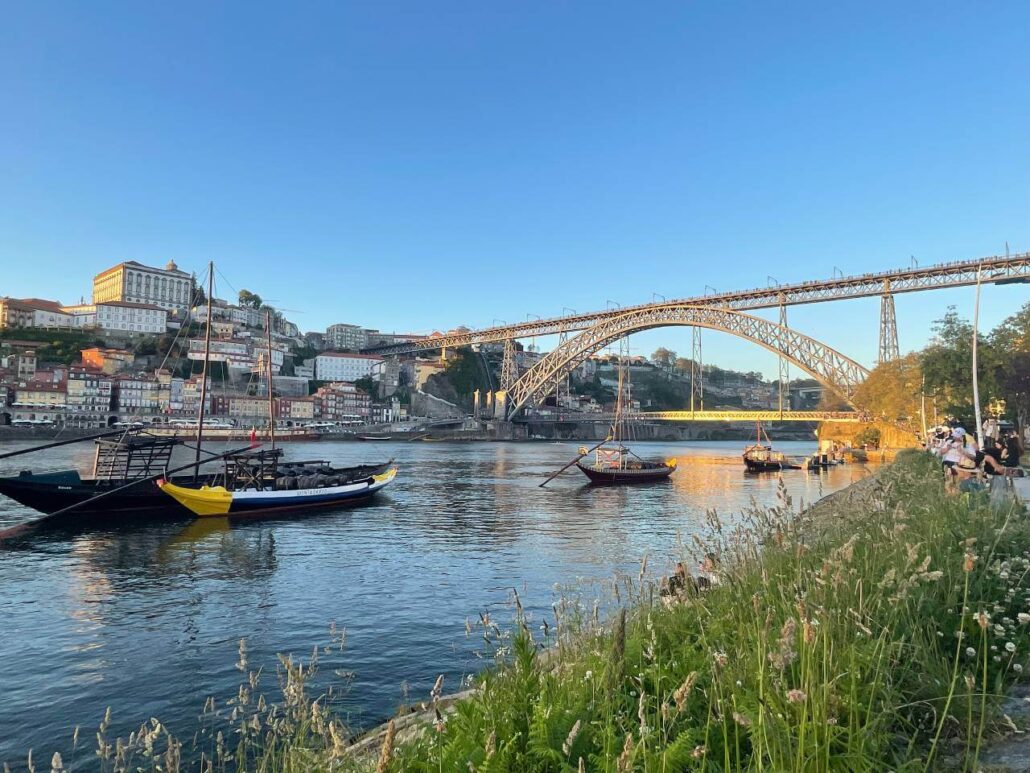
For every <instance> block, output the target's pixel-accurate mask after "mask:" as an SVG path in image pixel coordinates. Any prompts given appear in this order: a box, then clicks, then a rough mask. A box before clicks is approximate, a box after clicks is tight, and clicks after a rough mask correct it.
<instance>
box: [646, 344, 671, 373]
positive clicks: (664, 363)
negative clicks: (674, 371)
mask: <svg viewBox="0 0 1030 773" xmlns="http://www.w3.org/2000/svg"><path fill="white" fill-rule="evenodd" d="M675 361H676V352H674V351H672V350H671V349H666V348H665V347H664V346H660V347H658V348H657V349H655V351H654V354H652V355H651V362H653V363H654V364H655V365H657V366H658V367H660V368H665V369H669V368H671V367H672V364H673V363H674V362H675Z"/></svg>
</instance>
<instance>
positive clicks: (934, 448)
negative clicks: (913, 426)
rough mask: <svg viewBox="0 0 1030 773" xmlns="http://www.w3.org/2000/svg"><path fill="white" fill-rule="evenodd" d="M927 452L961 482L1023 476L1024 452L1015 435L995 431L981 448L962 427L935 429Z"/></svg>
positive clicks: (929, 439)
mask: <svg viewBox="0 0 1030 773" xmlns="http://www.w3.org/2000/svg"><path fill="white" fill-rule="evenodd" d="M927 450H929V451H930V452H931V453H932V454H934V455H935V456H938V457H939V458H940V460H941V464H942V465H943V466H944V471H945V472H946V473H947V474H948V475H949V477H952V478H956V479H959V480H962V479H967V478H972V477H976V476H977V475H978V474H979V473H980V472H985V473H987V474H989V475H1016V476H1018V475H1021V474H1022V470H1021V469H1020V467H1019V457H1020V455H1021V454H1022V453H1023V448H1022V446H1021V444H1020V442H1019V436H1018V435H1017V434H1016V433H1015V432H1001V431H1000V430H998V431H995V432H993V433H991V434H987V435H985V436H984V447H983V448H980V444H979V443H977V441H976V438H975V437H973V436H972V435H971V434H970V433H968V432H966V430H965V429H964V428H963V427H961V426H953V427H949V426H940V427H935V428H934V429H933V431H932V433H931V435H930V437H929V438H928V441H927Z"/></svg>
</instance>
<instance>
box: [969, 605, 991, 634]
mask: <svg viewBox="0 0 1030 773" xmlns="http://www.w3.org/2000/svg"><path fill="white" fill-rule="evenodd" d="M973 619H974V620H976V622H977V625H979V626H980V628H981V630H984V631H986V630H987V624H988V623H989V622H991V616H990V615H988V614H987V613H986V612H984V611H983V610H982V609H981V610H980V611H979V612H977V613H976V614H975V615H974V616H973Z"/></svg>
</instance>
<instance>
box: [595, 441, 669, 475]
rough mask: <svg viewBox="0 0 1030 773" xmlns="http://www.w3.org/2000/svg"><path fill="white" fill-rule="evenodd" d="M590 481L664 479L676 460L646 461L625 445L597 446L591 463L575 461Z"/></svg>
mask: <svg viewBox="0 0 1030 773" xmlns="http://www.w3.org/2000/svg"><path fill="white" fill-rule="evenodd" d="M576 466H577V467H578V468H579V469H580V471H581V472H582V473H583V474H584V475H586V476H587V477H588V478H590V482H591V483H606V484H612V483H654V482H655V481H659V480H665V479H666V478H668V477H669V476H670V475H672V472H673V470H675V469H676V460H675V459H669V460H668V461H664V462H656V461H648V460H646V459H641V458H639V457H637V456H636V455H635V454H633V453H632V452H631V451H630V450H629V449H628V448H626V447H625V446H619V447H617V448H603V447H602V448H598V449H597V450H596V456H595V457H594V462H593V463H592V464H589V463H588V464H584V463H583V462H576Z"/></svg>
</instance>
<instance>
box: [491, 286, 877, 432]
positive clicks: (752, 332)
mask: <svg viewBox="0 0 1030 773" xmlns="http://www.w3.org/2000/svg"><path fill="white" fill-rule="evenodd" d="M674 325H682V326H689V327H693V328H695V329H697V328H706V329H709V330H718V331H721V332H724V333H730V334H732V335H735V336H737V337H739V338H743V339H746V340H749V341H752V342H753V343H756V344H758V345H759V346H762V347H764V348H765V349H768V350H769V351H771V352H773V353H775V354H778V355H780V356H781V357H783V358H784V359H786V360H787V361H789V362H791V363H793V364H794V365H796V366H797V367H799V368H800V369H801V370H803V371H805V372H806V373H808V374H809V375H810V376H812V377H813V378H815V379H818V380H819V381H820V382H821V383H823V384H825V385H826V386H827V387H829V388H830V389H832V390H833V391H834V392H836V393H837V394H839V395H841V396H842V397H844V398H845V399H846V400H848V402H850V401H851V397H852V396H853V395H854V392H855V389H856V388H857V387H858V385H859V384H861V383H862V381H864V380H865V378H866V376H867V375H868V374H869V371H868V370H866V369H865V368H864V367H862V366H861V365H859V364H858V363H857V362H855V361H854V360H852V359H851V358H850V357H846V356H844V355H843V354H841V353H840V352H838V351H836V350H834V349H831V348H830V347H829V346H826V345H825V344H822V343H820V342H818V341H816V340H815V339H814V338H810V337H808V336H806V335H804V334H803V333H799V332H797V331H796V330H791V329H790V328H788V327H786V326H784V325H780V324H777V323H775V322H770V321H769V320H766V319H762V318H761V317H755V316H753V315H751V314H744V313H742V312H738V311H732V310H730V309H721V308H712V307H708V306H690V305H684V304H678V303H669V304H663V305H658V306H649V307H645V308H641V309H635V310H631V311H627V312H624V313H622V314H619V315H617V316H613V317H608V318H606V319H604V320H602V321H601V322H599V323H598V324H596V325H594V326H593V327H591V328H588V329H587V330H585V331H583V332H582V333H580V334H579V335H577V336H575V337H573V338H569V339H568V340H566V341H565V342H564V343H562V344H560V345H559V346H557V347H556V348H555V349H554V351H552V352H550V353H549V354H548V355H547V356H545V357H543V358H542V359H541V360H540V361H539V362H538V363H536V365H534V366H533V367H532V368H530V369H529V370H528V371H526V372H525V373H523V374H522V375H521V376H519V377H518V379H517V380H515V381H514V383H513V384H512V385H511V387H510V388H509V389H508V390H506V391H502V392H499V393H498V396H497V399H498V402H499V403H501V404H502V406H500V407H499V409H498V410H501V409H502V408H503V411H504V415H505V416H506V417H508V418H510V417H511V416H513V415H515V414H516V413H518V412H519V411H520V410H522V409H523V408H524V407H526V406H527V405H528V404H530V403H531V402H537V401H540V400H542V399H543V398H544V397H546V396H547V395H548V394H550V392H551V390H552V389H554V388H555V385H556V382H557V379H558V378H559V377H560V376H562V375H564V374H565V373H567V372H569V371H570V370H572V369H573V368H575V367H577V366H578V365H579V364H580V363H582V362H583V361H584V360H585V359H587V358H588V357H589V356H590V355H592V354H594V353H595V352H597V351H599V350H600V349H603V348H604V347H605V346H607V345H608V344H610V343H613V342H615V341H617V340H619V339H620V338H623V337H625V336H627V335H630V334H631V333H636V332H639V331H641V330H650V329H652V328H657V327H669V326H674Z"/></svg>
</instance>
